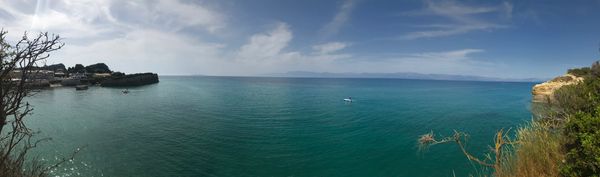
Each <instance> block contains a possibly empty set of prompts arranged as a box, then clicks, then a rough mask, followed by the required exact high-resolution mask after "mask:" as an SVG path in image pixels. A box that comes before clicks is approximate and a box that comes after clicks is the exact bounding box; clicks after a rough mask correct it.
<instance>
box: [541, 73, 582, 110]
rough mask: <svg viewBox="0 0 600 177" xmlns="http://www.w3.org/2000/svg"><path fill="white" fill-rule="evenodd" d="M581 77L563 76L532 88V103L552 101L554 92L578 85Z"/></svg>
mask: <svg viewBox="0 0 600 177" xmlns="http://www.w3.org/2000/svg"><path fill="white" fill-rule="evenodd" d="M582 81H583V77H577V76H574V75H572V74H565V75H563V76H559V77H556V78H554V79H552V80H549V81H546V82H544V83H541V84H537V85H535V86H533V89H532V95H533V99H532V101H533V102H538V103H539V102H547V101H551V100H554V91H556V90H557V89H559V88H560V87H562V86H565V85H571V84H576V83H580V82H582Z"/></svg>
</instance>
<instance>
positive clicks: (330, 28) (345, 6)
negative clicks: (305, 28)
mask: <svg viewBox="0 0 600 177" xmlns="http://www.w3.org/2000/svg"><path fill="white" fill-rule="evenodd" d="M355 5H356V1H355V0H345V1H344V2H343V3H342V6H341V7H340V9H339V11H338V12H337V13H336V15H335V16H334V17H333V19H332V20H331V21H330V22H329V23H327V24H326V25H325V26H324V27H323V29H321V34H322V35H323V36H331V35H334V34H337V33H338V32H339V31H340V29H341V28H342V26H343V25H344V24H345V23H346V22H347V21H348V20H350V15H351V14H352V11H353V10H354V6H355Z"/></svg>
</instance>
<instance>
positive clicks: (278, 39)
mask: <svg viewBox="0 0 600 177" xmlns="http://www.w3.org/2000/svg"><path fill="white" fill-rule="evenodd" d="M291 40H292V32H291V31H290V30H289V27H288V25H287V24H285V23H279V24H277V26H276V27H275V29H273V30H271V31H269V32H268V33H266V34H255V35H253V36H252V37H250V40H249V41H248V43H247V44H245V45H244V46H242V47H241V49H240V52H239V57H240V58H243V59H245V60H248V59H255V60H258V59H264V58H271V57H274V56H277V55H279V54H280V52H281V50H282V49H284V48H285V47H287V45H288V43H289V42H290V41H291Z"/></svg>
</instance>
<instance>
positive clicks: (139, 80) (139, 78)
mask: <svg viewBox="0 0 600 177" xmlns="http://www.w3.org/2000/svg"><path fill="white" fill-rule="evenodd" d="M154 83H158V74H154V73H138V74H128V75H123V76H116V77H110V78H108V79H106V80H104V81H102V82H101V83H100V85H101V86H103V87H129V86H141V85H148V84H154Z"/></svg>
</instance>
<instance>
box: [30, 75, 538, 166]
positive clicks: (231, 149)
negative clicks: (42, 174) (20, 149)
mask: <svg viewBox="0 0 600 177" xmlns="http://www.w3.org/2000/svg"><path fill="white" fill-rule="evenodd" d="M532 86H533V83H503V82H459V81H422V80H401V79H301V78H236V77H161V82H160V83H159V84H155V85H150V86H144V87H135V88H130V90H131V93H130V94H127V95H123V94H122V93H121V89H111V88H102V87H91V88H90V89H89V90H86V91H75V89H74V88H55V89H51V90H45V91H42V92H40V93H38V94H37V95H35V96H34V97H32V98H30V103H31V104H33V105H34V106H35V111H34V112H35V113H34V115H33V116H32V117H30V127H32V128H34V129H36V130H40V131H41V132H42V133H41V135H40V136H39V137H52V138H53V140H52V141H50V142H46V143H44V144H42V145H41V147H40V148H38V149H36V152H35V153H36V154H39V156H40V157H41V158H43V159H44V160H45V161H48V162H52V161H54V160H55V159H56V158H58V157H61V156H66V155H68V154H69V153H70V152H71V151H73V150H74V149H76V148H77V147H83V146H85V148H84V149H83V150H82V151H81V153H79V154H78V155H77V157H76V159H75V160H74V161H72V162H69V163H67V164H66V165H63V166H61V168H59V169H57V170H56V171H55V172H54V175H58V176H407V177H418V176H453V175H454V174H456V176H466V175H468V174H469V173H473V172H474V170H475V168H474V166H475V165H473V164H471V163H469V162H468V161H467V160H466V158H465V157H464V156H463V155H462V154H461V152H460V150H459V148H458V147H457V146H455V145H452V144H448V145H437V146H433V147H431V148H430V149H429V150H428V151H427V152H425V153H419V152H418V150H417V149H418V148H417V145H416V139H417V138H418V136H419V135H421V134H424V133H428V132H430V131H432V130H433V131H435V132H436V133H439V134H442V135H451V134H452V130H453V129H457V130H461V131H465V132H468V133H469V134H470V135H471V136H470V139H469V142H468V149H469V150H470V151H472V152H474V153H475V154H483V153H486V152H489V147H488V145H490V144H491V143H492V141H493V134H494V132H495V131H496V130H498V129H500V128H510V127H515V126H518V125H519V124H523V123H525V122H526V121H528V120H531V114H530V111H529V110H528V109H529V104H530V97H531V96H530V91H531V87H532ZM348 96H352V98H354V99H355V102H353V103H345V102H344V101H342V99H343V98H347V97H348Z"/></svg>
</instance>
